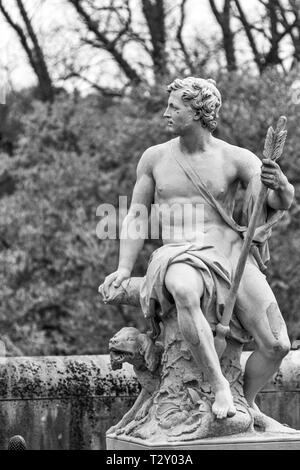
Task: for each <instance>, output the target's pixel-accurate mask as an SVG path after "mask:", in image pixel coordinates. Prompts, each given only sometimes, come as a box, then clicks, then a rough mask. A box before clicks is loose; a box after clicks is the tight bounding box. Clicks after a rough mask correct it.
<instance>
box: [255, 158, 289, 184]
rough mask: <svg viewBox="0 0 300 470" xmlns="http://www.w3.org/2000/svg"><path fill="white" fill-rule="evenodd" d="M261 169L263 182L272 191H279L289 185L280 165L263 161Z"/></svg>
mask: <svg viewBox="0 0 300 470" xmlns="http://www.w3.org/2000/svg"><path fill="white" fill-rule="evenodd" d="M262 163H263V164H262V167H261V181H262V182H263V183H264V184H265V185H266V186H267V187H268V188H270V189H273V190H275V191H277V190H278V189H282V188H284V187H285V186H286V185H287V184H288V180H287V177H286V176H285V174H284V173H283V172H282V171H281V168H280V166H279V165H278V163H276V162H273V161H272V160H269V159H263V161H262Z"/></svg>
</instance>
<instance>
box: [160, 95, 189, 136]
mask: <svg viewBox="0 0 300 470" xmlns="http://www.w3.org/2000/svg"><path fill="white" fill-rule="evenodd" d="M182 94H183V90H176V91H172V92H171V93H170V96H169V100H168V107H167V109H166V111H165V113H164V115H163V117H164V118H165V119H167V123H168V128H169V129H170V132H172V134H175V135H179V136H180V135H184V134H185V133H186V131H187V130H188V129H189V128H191V127H192V126H195V122H196V113H195V111H194V110H193V109H192V108H191V106H190V105H189V104H188V103H186V102H184V101H183V100H182Z"/></svg>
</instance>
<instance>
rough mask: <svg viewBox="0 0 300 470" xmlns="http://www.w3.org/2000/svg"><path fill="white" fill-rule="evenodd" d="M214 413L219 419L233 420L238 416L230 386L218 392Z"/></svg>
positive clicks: (227, 385) (213, 408)
mask: <svg viewBox="0 0 300 470" xmlns="http://www.w3.org/2000/svg"><path fill="white" fill-rule="evenodd" d="M212 412H213V413H214V415H215V416H216V418H217V419H224V418H232V416H234V415H235V414H236V408H235V406H234V403H233V398H232V395H231V391H230V387H229V384H226V385H225V386H224V387H222V388H220V389H219V390H217V391H216V393H215V402H214V404H213V406H212Z"/></svg>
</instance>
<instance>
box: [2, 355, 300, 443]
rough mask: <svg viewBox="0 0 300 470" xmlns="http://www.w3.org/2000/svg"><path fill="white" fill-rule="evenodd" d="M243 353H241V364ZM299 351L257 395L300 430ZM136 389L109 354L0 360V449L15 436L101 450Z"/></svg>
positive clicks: (267, 409) (271, 410) (129, 370)
mask: <svg viewBox="0 0 300 470" xmlns="http://www.w3.org/2000/svg"><path fill="white" fill-rule="evenodd" d="M248 354H249V353H243V356H242V362H243V364H244V363H245V361H246V357H247V355H248ZM299 392H300V351H292V352H291V353H290V354H289V355H288V356H287V357H286V358H285V359H284V361H283V363H282V366H281V368H280V370H279V372H278V373H277V374H276V375H275V376H274V377H273V379H272V381H270V382H269V383H268V385H267V386H266V387H265V388H264V390H263V391H262V392H261V393H260V395H259V403H258V404H259V406H260V407H261V409H262V410H263V411H264V412H265V413H266V414H268V415H269V416H272V417H273V418H275V419H276V420H278V421H279V422H281V423H286V424H288V425H290V426H292V427H293V428H296V429H300V393H299ZM138 393H139V386H138V384H137V381H136V379H135V376H134V374H133V371H132V367H131V366H129V365H126V366H125V367H124V368H123V369H122V370H120V371H114V372H113V371H112V370H111V367H110V363H109V356H73V357H69V356H66V357H55V356H53V357H17V358H1V359H0V422H1V426H0V449H5V448H6V446H7V442H8V439H9V438H10V437H11V436H13V435H15V434H21V435H22V436H23V437H24V438H25V439H26V441H27V443H28V447H29V448H30V449H41V450H42V449H51V450H55V449H70V450H72V449H78V450H80V449H95V450H98V449H105V431H106V430H107V429H108V428H109V427H110V426H111V425H112V424H115V423H116V422H117V421H118V420H119V419H120V418H121V416H123V415H124V414H125V412H126V411H127V409H129V407H130V406H132V404H133V402H134V400H135V399H136V397H137V395H138Z"/></svg>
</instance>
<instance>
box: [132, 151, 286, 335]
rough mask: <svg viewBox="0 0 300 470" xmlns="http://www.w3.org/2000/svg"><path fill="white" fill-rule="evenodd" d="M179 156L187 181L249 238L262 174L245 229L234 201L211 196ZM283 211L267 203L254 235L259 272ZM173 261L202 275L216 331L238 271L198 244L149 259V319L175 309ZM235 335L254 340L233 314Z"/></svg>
mask: <svg viewBox="0 0 300 470" xmlns="http://www.w3.org/2000/svg"><path fill="white" fill-rule="evenodd" d="M174 158H175V160H176V161H177V163H178V165H179V167H180V168H181V169H182V171H183V173H184V174H185V175H186V177H187V178H188V179H189V180H190V182H192V184H193V185H194V186H195V187H196V188H197V190H198V192H199V194H201V196H202V197H203V199H204V200H205V201H206V203H207V204H209V205H210V206H211V207H212V208H213V209H214V210H215V211H216V212H217V213H218V214H219V215H220V216H221V217H222V219H223V220H224V222H225V223H226V224H227V225H229V226H230V227H231V228H232V229H233V230H234V231H235V232H237V233H239V234H240V236H241V237H242V238H243V237H245V234H246V231H247V226H248V223H249V220H250V217H251V214H252V211H253V208H254V204H255V200H256V197H257V195H258V192H259V188H260V184H261V182H260V175H259V174H255V175H254V176H253V177H252V179H251V180H250V182H249V184H248V187H247V189H246V193H245V198H244V202H243V208H242V217H241V225H240V224H238V223H237V222H236V221H235V220H234V218H233V210H234V198H232V200H231V201H230V200H229V201H228V203H226V202H225V204H221V203H220V202H219V201H217V200H216V198H215V197H214V196H213V195H212V194H211V192H210V191H209V189H208V188H207V186H206V185H205V184H204V183H203V181H202V180H201V177H200V175H199V174H198V173H197V171H196V170H195V169H194V168H193V167H191V166H190V165H189V164H188V163H187V161H186V160H183V159H181V158H179V156H177V155H176V153H175V152H174ZM282 215H283V212H282V211H275V210H273V209H271V208H270V207H268V205H267V203H265V204H264V207H263V210H262V213H261V216H260V219H259V223H258V228H257V229H256V231H255V234H254V237H253V243H252V245H253V247H254V248H255V250H256V251H255V252H253V254H255V258H256V261H254V258H253V257H249V258H248V262H251V263H253V264H255V266H256V267H257V269H259V267H261V266H264V264H265V263H266V262H267V261H268V260H269V248H268V239H269V237H270V236H271V232H272V227H273V226H274V224H275V223H276V222H278V220H279V219H280V218H281V217H282ZM173 263H185V264H188V265H190V266H192V267H194V268H195V269H197V270H198V271H199V272H201V275H202V279H203V284H204V292H203V296H202V299H201V308H202V311H203V313H204V315H205V317H206V319H207V321H208V322H209V324H210V326H211V329H212V331H214V330H215V327H216V325H217V324H218V323H219V321H220V319H221V312H222V308H223V306H224V303H225V299H226V297H227V295H228V293H229V289H230V286H231V283H232V280H233V277H234V267H233V265H232V263H231V261H230V259H228V258H226V257H225V256H224V255H223V254H222V253H221V252H220V251H219V250H218V249H217V248H216V247H214V246H212V245H211V244H210V245H209V244H207V245H204V246H203V245H201V246H197V244H195V243H181V244H179V243H174V244H166V245H164V246H162V247H160V248H158V249H157V250H156V251H154V253H152V256H151V258H150V261H149V265H148V269H147V273H146V276H145V277H144V278H143V281H142V283H141V289H140V303H141V306H142V310H143V314H144V315H145V317H146V318H149V317H151V316H152V317H153V316H160V317H161V318H162V317H164V316H165V315H167V314H168V312H170V311H171V309H173V308H174V300H173V298H172V296H171V295H170V293H169V292H168V290H167V289H166V286H165V276H166V272H167V269H168V268H169V266H170V265H171V264H173ZM230 329H231V337H233V338H235V339H236V340H238V341H240V342H242V343H244V342H247V341H249V340H250V339H251V337H250V336H249V335H248V333H247V332H246V331H245V330H244V329H243V327H242V325H241V324H240V322H239V321H238V319H237V316H236V314H235V312H234V313H233V316H232V320H231V324H230Z"/></svg>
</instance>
